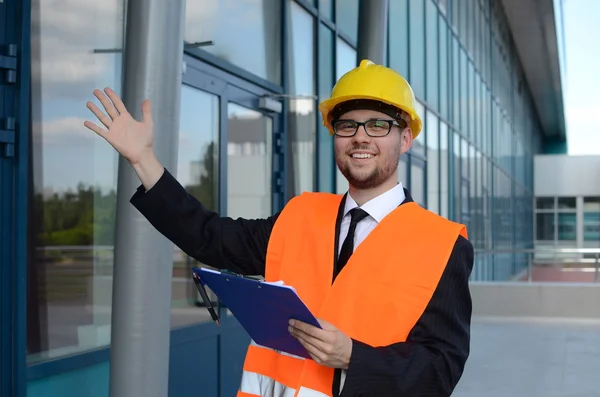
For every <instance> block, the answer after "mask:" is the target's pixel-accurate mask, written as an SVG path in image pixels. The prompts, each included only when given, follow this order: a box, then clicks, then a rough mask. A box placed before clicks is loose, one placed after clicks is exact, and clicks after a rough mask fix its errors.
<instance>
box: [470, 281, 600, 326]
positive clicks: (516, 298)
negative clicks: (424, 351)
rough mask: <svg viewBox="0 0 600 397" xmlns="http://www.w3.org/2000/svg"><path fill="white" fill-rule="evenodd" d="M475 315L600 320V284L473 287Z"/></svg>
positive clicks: (481, 285) (533, 284) (525, 284)
mask: <svg viewBox="0 0 600 397" xmlns="http://www.w3.org/2000/svg"><path fill="white" fill-rule="evenodd" d="M470 287H471V295H472V299H473V315H474V316H507V317H567V318H592V319H600V305H599V304H598V302H600V283H597V284H578V283H570V284H559V283H478V282H473V283H471V285H470Z"/></svg>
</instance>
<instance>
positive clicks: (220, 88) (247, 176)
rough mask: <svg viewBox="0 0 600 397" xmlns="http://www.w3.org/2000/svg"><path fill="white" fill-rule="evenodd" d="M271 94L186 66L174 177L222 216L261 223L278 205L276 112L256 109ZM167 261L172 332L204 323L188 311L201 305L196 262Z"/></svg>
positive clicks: (200, 313) (179, 257) (202, 313)
mask: <svg viewBox="0 0 600 397" xmlns="http://www.w3.org/2000/svg"><path fill="white" fill-rule="evenodd" d="M269 94H270V93H269V92H267V91H265V90H262V89H261V88H259V87H256V86H254V85H251V84H249V83H247V82H245V81H238V80H237V79H236V78H235V77H233V76H231V75H228V74H225V73H222V72H221V71H219V70H217V69H214V68H211V67H210V66H208V65H206V64H203V63H199V62H191V63H190V66H187V65H186V68H185V73H184V76H183V86H182V89H181V105H180V119H179V148H178V154H177V170H176V178H177V180H178V181H179V182H180V183H181V184H182V185H183V186H184V187H185V188H186V190H187V191H188V193H190V194H192V195H193V196H194V197H195V198H196V199H198V200H199V201H200V202H201V203H202V204H203V205H204V206H205V207H206V208H208V209H209V210H211V211H215V212H218V213H219V214H220V215H221V216H228V217H232V218H237V217H243V218H263V217H268V216H269V215H271V214H272V213H273V212H274V211H276V210H277V209H278V208H279V206H280V205H281V202H282V197H283V192H282V191H280V189H279V187H280V185H282V184H281V183H277V178H276V176H277V175H279V174H278V173H277V172H276V169H277V168H278V167H277V165H278V164H281V163H282V162H283V159H282V158H280V157H278V154H277V153H276V152H279V151H278V150H276V151H274V150H273V143H274V142H277V141H281V139H278V135H279V134H278V128H277V127H278V123H279V114H278V113H277V112H273V111H269V110H268V109H267V110H265V109H262V108H261V106H260V104H261V103H267V102H268V100H265V99H264V98H268V97H269ZM269 103H271V105H273V101H271V102H269ZM275 108H276V107H275ZM274 180H275V184H274V183H273V181H274ZM173 261H174V263H173V264H174V270H173V286H172V316H171V321H172V327H173V328H180V327H186V326H189V325H197V324H210V323H211V322H212V320H211V318H210V315H209V314H208V312H207V311H206V310H189V309H190V308H194V307H198V306H201V305H202V303H201V300H200V299H199V296H198V292H197V290H196V286H195V285H194V284H193V282H192V280H191V279H190V278H189V277H188V275H189V274H190V273H191V268H192V267H194V266H198V265H199V264H198V263H197V262H196V261H195V260H194V259H193V258H190V257H189V256H187V255H186V254H185V253H183V252H182V251H181V250H180V249H179V248H178V247H175V252H174V258H173ZM210 295H211V297H212V298H213V299H214V300H215V303H216V297H215V296H214V295H213V294H210Z"/></svg>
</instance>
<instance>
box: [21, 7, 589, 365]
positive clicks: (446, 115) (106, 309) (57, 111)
mask: <svg viewBox="0 0 600 397" xmlns="http://www.w3.org/2000/svg"><path fill="white" fill-rule="evenodd" d="M55 3H65V4H64V5H65V6H66V5H67V3H68V7H65V8H64V10H62V11H60V12H58V11H57V10H58V9H60V7H59V6H55V5H56V4H55ZM358 4H359V2H358V0H352V1H350V0H337V1H334V0H328V1H325V0H318V1H317V0H314V1H308V0H302V1H299V0H297V1H294V0H261V1H252V2H239V1H235V0H227V1H219V2H215V1H209V0H191V1H188V2H187V9H186V17H185V20H186V30H185V40H186V43H188V44H189V46H188V51H189V53H190V54H192V55H194V56H195V57H197V59H196V61H197V62H207V63H211V64H212V65H217V66H219V67H220V68H222V69H224V70H225V71H226V72H227V73H230V74H231V75H232V76H236V78H243V79H248V80H251V81H252V83H253V84H258V85H261V86H262V87H276V88H277V89H279V92H273V97H274V98H281V97H283V99H282V103H283V116H284V117H281V118H280V119H278V120H281V122H282V125H279V126H274V125H272V123H271V121H272V119H271V118H269V117H264V116H262V113H260V112H258V111H257V110H256V109H249V108H245V107H243V106H240V105H237V104H234V103H230V104H228V105H227V106H226V107H223V106H221V105H220V104H219V99H218V97H217V96H215V95H212V94H208V93H206V92H204V91H200V90H197V89H195V88H192V87H188V86H184V87H183V88H182V94H181V99H182V104H181V109H182V112H181V116H180V125H181V127H182V128H181V130H180V131H179V151H178V170H177V175H178V179H179V181H180V182H181V183H182V184H183V185H184V186H185V187H186V189H188V191H189V192H190V193H192V194H193V195H195V196H196V197H197V198H199V199H200V200H201V201H202V202H203V203H204V204H205V205H206V206H207V207H208V208H210V209H215V210H218V209H219V202H222V200H221V198H220V197H219V192H220V191H223V190H222V189H221V187H220V186H221V184H225V185H226V186H227V188H226V190H225V191H227V192H228V196H227V199H226V202H227V203H228V207H230V208H242V206H241V204H238V205H236V202H239V201H240V200H247V197H246V196H248V195H249V194H251V195H252V204H251V206H250V207H248V208H243V210H240V211H239V213H238V212H235V213H233V214H232V213H229V215H232V216H244V217H263V216H267V215H268V214H270V213H272V212H273V211H275V210H277V209H278V208H277V206H275V205H272V204H271V191H272V190H273V189H276V186H275V184H274V183H273V178H272V173H273V172H274V171H273V169H274V168H276V167H274V166H273V165H272V164H271V156H272V154H273V151H274V148H273V147H274V145H276V139H275V138H274V136H273V135H274V134H275V133H274V131H275V130H277V131H283V133H282V134H283V136H285V142H286V147H285V149H284V150H285V153H286V157H285V165H286V168H285V169H286V170H287V172H286V174H285V175H284V177H285V188H286V195H287V196H288V197H289V196H292V195H296V194H299V193H301V192H302V191H315V190H318V191H327V192H337V193H344V192H345V191H346V190H347V188H348V184H347V182H346V181H345V179H344V178H343V176H342V175H341V173H340V172H339V171H337V167H336V165H335V161H334V158H333V144H332V138H331V136H329V134H328V133H327V131H326V130H325V128H324V127H323V126H322V124H321V120H320V114H319V113H318V111H317V104H318V102H319V101H321V100H323V99H325V98H326V97H327V96H328V95H329V94H330V91H331V88H332V87H333V84H334V83H335V81H336V80H337V79H338V78H339V77H341V75H342V74H344V73H345V72H347V71H348V70H350V69H351V68H353V67H355V66H356V65H357V63H358V60H357V40H358V37H357V36H358V23H359V9H358ZM66 14H68V18H65V15H66ZM231 26H235V27H236V28H235V29H231ZM84 27H85V28H84ZM283 29H285V32H284V31H283ZM73 31H78V32H83V33H82V34H78V35H73V34H72V32H73ZM123 31H124V2H123V0H99V1H96V2H93V3H90V2H86V1H82V0H80V1H66V0H60V1H57V2H54V3H53V5H52V6H49V5H47V4H46V3H45V2H43V1H39V0H38V1H33V15H32V32H33V35H32V36H33V37H32V48H33V54H32V94H31V95H32V96H31V109H32V114H31V131H32V150H31V155H32V158H31V163H32V169H33V171H32V177H31V185H32V197H31V206H30V207H31V213H30V215H31V216H30V218H31V222H32V223H31V227H30V228H29V233H30V236H29V237H30V239H29V241H30V246H29V258H30V263H29V273H28V274H29V280H28V282H29V289H28V312H27V318H28V320H27V324H28V330H27V335H28V336H27V340H28V360H29V362H38V361H42V360H48V359H51V358H57V357H62V356H66V355H70V354H73V353H77V352H82V351H89V350H92V349H96V348H99V347H104V346H107V345H108V344H109V343H110V321H111V318H110V314H111V313H110V312H111V310H110V309H111V306H110V305H111V289H112V267H113V246H114V225H115V221H116V220H115V208H116V188H117V160H118V158H117V155H116V154H115V152H114V151H113V150H112V148H110V147H109V146H108V145H107V144H106V143H105V142H103V141H101V140H99V139H96V137H95V136H93V135H90V134H91V133H90V132H89V131H86V130H84V128H83V121H84V120H85V119H87V118H89V115H88V112H87V109H86V108H85V103H86V101H87V100H89V99H90V97H91V93H92V90H93V89H94V88H98V87H100V88H102V87H105V86H110V87H113V88H115V89H116V91H117V92H118V93H119V92H120V87H121V80H120V78H121V67H122V56H121V50H120V49H121V48H122V41H123ZM206 41H213V43H212V44H210V45H206V46H204V45H201V46H199V47H198V48H193V47H195V44H194V43H200V44H201V43H203V42H206ZM512 43H513V40H512V39H511V37H510V33H509V29H508V25H507V22H506V18H505V16H504V14H503V12H502V9H501V2H500V1H498V0H496V1H483V0H463V1H456V0H455V1H451V0H446V1H434V0H410V1H408V0H393V1H391V2H390V7H389V36H388V54H387V56H386V58H387V60H388V61H387V64H388V66H390V67H392V68H394V69H396V70H397V71H399V72H400V73H401V74H403V75H404V76H405V77H406V78H407V79H408V80H409V82H410V83H411V84H412V86H413V89H414V91H415V94H416V96H417V99H418V108H417V111H418V113H419V114H420V116H421V118H422V120H423V125H424V129H423V132H422V133H421V135H420V136H419V137H418V139H417V140H416V141H415V142H414V144H413V147H412V149H411V150H410V151H409V153H407V154H406V155H405V156H404V157H403V158H402V159H401V161H400V164H399V171H400V172H399V179H400V181H401V182H402V183H403V184H404V186H405V187H406V188H408V189H409V190H410V191H411V193H412V195H413V197H414V199H415V200H416V201H417V202H418V203H420V204H421V205H423V206H425V207H427V208H429V209H430V210H432V211H434V212H436V213H439V214H441V215H442V216H444V217H447V218H449V219H452V220H455V221H458V222H462V223H465V224H466V225H467V226H468V230H469V236H470V239H471V241H472V242H473V244H474V245H475V248H476V249H477V250H478V254H477V256H476V266H475V269H474V271H473V279H474V280H484V279H485V280H491V279H494V280H506V279H508V278H509V277H511V276H512V275H513V274H515V272H518V271H519V269H521V268H522V267H524V266H525V264H526V260H525V258H523V257H520V256H519V255H515V254H512V253H510V254H497V255H492V254H489V253H486V252H485V250H491V249H508V250H511V249H517V248H531V247H532V246H533V242H534V227H533V225H534V223H533V222H531V220H532V219H533V218H534V209H533V205H534V197H533V193H532V189H533V155H534V154H535V153H538V152H540V150H541V132H540V126H539V122H538V120H537V118H536V116H535V112H534V109H533V104H532V102H531V100H530V94H529V92H528V88H527V85H526V84H525V81H524V77H523V72H522V68H521V66H520V62H519V59H518V57H517V55H516V51H515V48H514V45H513V44H512ZM200 44H198V45H200ZM274 91H277V90H274ZM281 93H283V94H284V95H282V96H278V95H280V94H281ZM220 106H221V107H220ZM219 107H220V109H223V108H225V109H226V111H227V115H226V116H225V117H226V118H225V120H227V125H228V140H227V142H226V143H227V152H226V153H227V161H228V163H229V168H228V169H229V170H236V169H238V170H239V169H245V168H248V163H247V162H245V163H244V164H241V163H239V162H240V161H241V160H240V159H241V157H242V154H243V156H245V157H244V158H245V160H244V161H250V160H248V158H247V157H248V156H249V157H252V161H253V165H252V167H250V168H248V169H252V170H253V171H252V172H253V176H254V177H256V178H259V179H260V181H261V182H260V183H257V184H255V185H253V186H248V184H244V180H243V178H242V177H241V176H240V175H243V174H240V173H237V174H234V173H232V174H229V177H228V178H227V180H219V178H218V170H217V168H218V162H217V157H218V155H219V152H218V150H217V148H218V146H219V145H220V142H221V136H220V134H221V132H220V131H222V126H221V125H220V123H221V121H223V120H224V118H223V117H221V116H220V115H219ZM198 126H201V127H198ZM248 134H253V135H252V138H251V139H250V138H249V135H248ZM242 137H243V138H242ZM221 153H223V152H221ZM236 164H237V165H236ZM238 178H240V179H239V180H238ZM246 181H247V180H246ZM240 186H248V187H247V188H243V189H241V188H240ZM253 188H256V189H254V190H252V189H253ZM242 197H245V198H242ZM594 200H596V201H594ZM247 202H248V201H244V203H247ZM560 203H562V201H557V203H556V206H557V207H556V208H557V209H556V210H555V203H553V204H552V206H551V207H548V208H542V207H538V210H536V211H537V215H535V217H536V221H535V233H536V235H537V239H538V240H544V241H545V240H548V241H549V240H552V241H554V240H560V241H570V240H571V239H573V238H574V237H573V236H574V234H573V229H572V227H573V222H574V219H575V218H573V212H572V211H571V207H569V205H571V204H572V202H568V201H564V203H563V204H564V206H563V207H562V208H561V209H560V210H559V209H558V208H560V205H559V204H560ZM585 203H586V206H585V208H586V209H585V214H584V219H585V240H586V241H592V242H593V241H596V242H597V241H598V230H600V226H599V225H600V210H599V209H598V202H597V198H596V199H589V200H588V201H585ZM539 204H540V201H538V205H539ZM543 205H549V204H548V203H546V204H543ZM546 210H548V211H549V212H545V211H546ZM555 211H556V212H555ZM189 260H190V258H187V257H186V256H185V254H182V253H181V252H180V250H178V249H177V248H176V249H175V252H174V264H175V270H174V281H173V311H174V312H173V313H176V312H177V309H178V308H181V307H185V306H191V305H193V303H194V299H193V298H194V297H193V296H191V295H190V294H192V295H193V291H191V292H190V290H189V289H187V288H188V287H189V283H186V281H182V279H183V278H184V277H185V276H184V272H183V270H184V269H186V266H189V263H188V261H189ZM172 319H173V327H179V326H183V325H188V324H197V323H198V321H199V320H198V318H196V317H185V316H180V317H177V316H176V315H175V314H174V315H173V318H172Z"/></svg>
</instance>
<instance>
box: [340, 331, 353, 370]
mask: <svg viewBox="0 0 600 397" xmlns="http://www.w3.org/2000/svg"><path fill="white" fill-rule="evenodd" d="M353 345H354V341H353V340H352V339H351V338H348V347H347V348H346V349H344V352H343V354H342V368H341V369H343V370H348V367H349V366H350V360H351V359H352V346H353Z"/></svg>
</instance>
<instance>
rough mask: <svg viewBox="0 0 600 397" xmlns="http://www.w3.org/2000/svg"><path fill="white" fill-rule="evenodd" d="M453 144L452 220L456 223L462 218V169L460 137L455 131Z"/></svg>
mask: <svg viewBox="0 0 600 397" xmlns="http://www.w3.org/2000/svg"><path fill="white" fill-rule="evenodd" d="M452 135H453V142H452V152H453V154H454V156H453V157H452V162H453V163H452V170H453V175H452V179H451V180H452V188H453V192H454V194H453V200H454V202H453V213H452V219H453V220H455V221H459V220H460V218H459V216H460V185H461V183H460V167H461V163H460V147H461V145H460V141H461V138H460V135H458V132H456V131H454V132H453V134H452Z"/></svg>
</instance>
